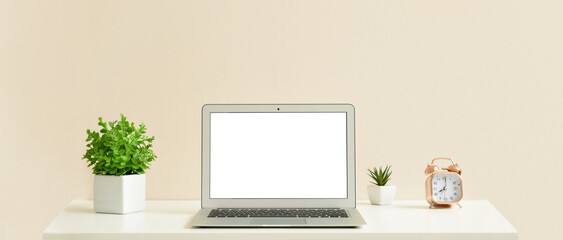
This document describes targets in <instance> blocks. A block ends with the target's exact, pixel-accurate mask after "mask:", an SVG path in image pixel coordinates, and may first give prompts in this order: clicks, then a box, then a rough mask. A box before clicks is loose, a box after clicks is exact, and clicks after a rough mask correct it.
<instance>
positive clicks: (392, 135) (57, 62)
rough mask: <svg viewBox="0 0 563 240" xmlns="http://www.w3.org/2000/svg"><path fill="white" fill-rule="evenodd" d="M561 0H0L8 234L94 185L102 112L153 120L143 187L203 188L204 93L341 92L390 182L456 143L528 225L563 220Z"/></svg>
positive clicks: (527, 231)
mask: <svg viewBox="0 0 563 240" xmlns="http://www.w3.org/2000/svg"><path fill="white" fill-rule="evenodd" d="M562 42H563V1H532V0H529V1H522V0H519V1H513V0H506V1H489V0H475V1H461V0H441V1H439V0H427V1H391V0H366V1H325V0H318V1H302V0H299V1H297V0H290V1H270V0H266V1H265V0H256V1H248V0H238V1H138V0H134V1H113V0H111V1H96V0H93V1H75V0H68V1H5V0H0V114H1V115H0V126H1V129H2V131H1V135H0V163H1V165H0V189H1V190H0V238H2V239H40V238H41V233H42V231H43V230H44V228H45V227H47V225H48V224H49V222H50V221H51V220H52V219H53V218H54V217H55V216H56V214H57V213H58V212H59V211H60V210H61V209H62V208H63V207H64V206H65V205H66V204H67V203H68V202H69V201H71V200H73V199H91V198H92V181H93V177H92V175H91V173H90V170H89V169H87V168H86V164H85V162H84V161H83V160H81V159H80V158H81V157H82V154H83V153H84V152H85V142H84V140H85V137H86V134H85V129H86V128H96V122H97V117H98V116H103V117H104V118H106V119H108V120H111V119H117V118H118V116H119V113H120V112H122V113H125V114H126V115H127V116H128V117H129V118H130V120H133V121H135V122H140V121H144V122H145V123H146V124H147V125H148V127H149V134H151V135H155V136H156V144H155V148H154V150H155V151H156V153H157V154H158V156H159V158H158V159H157V162H156V163H155V164H154V165H153V168H152V169H151V170H150V171H149V173H148V175H147V185H148V186H147V187H148V189H147V190H148V192H147V194H148V196H147V197H148V199H198V198H199V191H200V187H199V186H200V181H199V178H200V170H199V169H200V107H201V106H202V105H203V104H205V103H301V102H302V103H319V102H349V103H353V104H355V106H356V111H357V115H356V117H357V120H356V121H357V163H358V164H357V169H358V198H359V199H366V198H367V195H366V192H365V185H366V184H367V183H368V178H367V176H366V175H365V169H366V168H368V167H372V166H375V165H384V164H392V165H393V170H394V175H393V179H392V181H391V182H392V184H395V185H397V186H398V193H397V198H398V199H423V197H424V190H423V187H424V185H423V182H424V175H423V169H424V168H425V166H426V163H427V162H428V161H429V160H431V159H432V158H433V157H436V156H450V157H453V158H454V159H455V160H457V161H459V163H460V165H461V166H462V168H463V169H464V171H465V172H464V180H465V199H488V200H490V201H491V202H492V203H493V204H494V205H495V206H496V207H497V208H498V209H499V210H500V211H501V213H502V214H503V215H504V216H505V217H506V218H507V219H508V220H509V221H510V222H511V223H512V224H513V225H514V226H515V227H516V229H517V230H518V231H519V232H520V234H521V235H520V236H521V239H526V240H527V239H556V238H558V237H560V236H561V235H562V234H563V231H562V230H561V226H560V225H561V217H563V212H562V207H561V206H562V203H561V202H562V201H563V191H562V187H561V185H562V184H563V178H562V177H561V174H562V171H561V170H563V168H562V163H561V162H562V157H563V147H562V144H563V108H562V106H563V44H562Z"/></svg>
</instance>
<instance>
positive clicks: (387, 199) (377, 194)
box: [368, 166, 396, 205]
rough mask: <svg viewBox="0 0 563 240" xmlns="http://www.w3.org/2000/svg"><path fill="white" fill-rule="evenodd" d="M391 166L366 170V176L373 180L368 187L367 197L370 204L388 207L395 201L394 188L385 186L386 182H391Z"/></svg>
mask: <svg viewBox="0 0 563 240" xmlns="http://www.w3.org/2000/svg"><path fill="white" fill-rule="evenodd" d="M392 173H393V171H391V166H386V167H385V169H383V167H379V169H377V167H374V168H373V170H372V169H368V175H369V176H370V177H371V178H372V179H373V182H371V183H372V184H370V185H368V195H369V201H370V202H371V204H377V205H389V204H392V203H393V199H395V191H396V187H395V186H386V184H387V182H388V181H389V180H391V174H392Z"/></svg>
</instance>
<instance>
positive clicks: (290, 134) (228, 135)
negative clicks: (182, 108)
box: [209, 112, 347, 198]
mask: <svg viewBox="0 0 563 240" xmlns="http://www.w3.org/2000/svg"><path fill="white" fill-rule="evenodd" d="M210 114H211V115H210V120H211V122H210V145H209V146H210V155H209V156H210V174H209V177H210V179H209V180H210V186H209V188H210V193H209V194H210V196H209V197H210V198H347V176H346V173H347V169H346V168H347V161H346V154H347V152H346V113H345V112H336V113H335V112H327V113H319V112H315V113H301V112H295V113H293V112H292V113H213V112H212V113H210Z"/></svg>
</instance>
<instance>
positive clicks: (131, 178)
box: [94, 174, 145, 214]
mask: <svg viewBox="0 0 563 240" xmlns="http://www.w3.org/2000/svg"><path fill="white" fill-rule="evenodd" d="M144 209H145V175H144V174H135V175H124V176H111V175H96V176H95V177H94V211H96V212H99V213H120V214H123V213H132V212H138V211H143V210H144Z"/></svg>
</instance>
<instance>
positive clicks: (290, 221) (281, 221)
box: [250, 218, 307, 225]
mask: <svg viewBox="0 0 563 240" xmlns="http://www.w3.org/2000/svg"><path fill="white" fill-rule="evenodd" d="M250 223H251V224H264V225H297V224H306V223H307V220H306V219H303V218H275V219H274V218H269V219H268V218H251V219H250Z"/></svg>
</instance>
